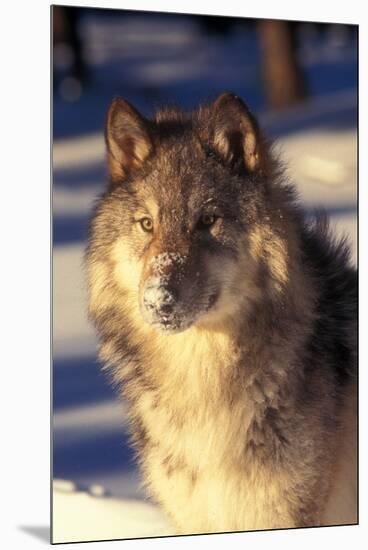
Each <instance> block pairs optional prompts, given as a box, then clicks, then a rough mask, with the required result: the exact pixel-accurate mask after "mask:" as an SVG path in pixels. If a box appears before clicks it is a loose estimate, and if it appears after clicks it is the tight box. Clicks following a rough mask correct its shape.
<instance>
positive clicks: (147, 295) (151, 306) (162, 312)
mask: <svg viewBox="0 0 368 550" xmlns="http://www.w3.org/2000/svg"><path fill="white" fill-rule="evenodd" d="M177 298H178V296H177V292H176V291H175V290H174V289H171V288H170V289H169V288H167V287H165V286H163V285H160V286H157V285H154V284H153V285H152V284H151V285H148V286H147V287H146V289H145V291H144V294H143V304H144V307H145V308H146V310H147V311H148V312H150V314H151V315H152V316H154V317H166V316H170V315H171V314H172V313H173V312H174V310H175V305H176V303H177Z"/></svg>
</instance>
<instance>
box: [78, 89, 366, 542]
mask: <svg viewBox="0 0 368 550" xmlns="http://www.w3.org/2000/svg"><path fill="white" fill-rule="evenodd" d="M106 141H107V148H108V162H109V168H110V186H109V189H108V191H106V193H105V194H104V195H103V196H102V198H101V200H100V201H99V203H98V205H97V207H96V210H95V212H94V215H93V218H92V221H91V229H90V240H89V246H88V250H87V268H88V278H89V288H90V314H91V318H92V320H93V321H94V323H95V326H96V328H97V331H98V334H99V337H100V342H101V358H102V360H103V362H104V363H106V365H107V366H108V367H109V369H110V372H111V374H112V378H113V380H114V381H115V383H116V384H117V385H118V387H119V391H121V392H122V393H123V394H124V396H125V398H126V399H127V400H128V401H129V403H130V418H131V426H132V439H133V444H134V445H135V446H136V448H137V452H138V458H139V460H140V462H141V464H142V471H143V473H144V478H145V482H146V485H147V487H148V488H149V490H150V492H151V494H152V495H153V496H154V497H155V498H156V500H157V501H158V502H160V503H161V504H162V505H163V507H164V509H165V510H166V511H167V512H168V513H169V514H170V515H171V517H172V518H173V520H174V522H175V524H176V525H177V527H178V529H179V530H180V531H181V532H187V533H188V532H208V531H221V530H224V531H226V530H239V529H240V530H245V529H257V528H260V529H264V528H274V527H290V526H302V525H316V524H325V523H331V522H332V523H333V522H338V521H339V519H337V518H340V516H338V515H336V512H331V513H329V514H328V513H327V514H326V509H327V502H328V501H329V498H330V496H331V495H333V494H334V493H333V490H334V488H335V487H340V486H341V487H342V484H343V481H344V480H342V479H341V475H340V474H339V473H338V472H339V471H340V470H341V468H342V467H341V466H340V462H341V461H343V460H344V457H343V456H342V455H343V451H342V450H341V449H342V442H341V439H342V436H341V435H340V434H342V433H344V432H343V430H344V429H348V430H350V428H349V427H346V426H347V425H346V426H345V424H346V422H347V421H346V419H345V417H346V413H345V410H346V409H347V408H348V405H347V402H348V399H350V398H349V395H350V393H351V391H352V390H351V388H354V387H355V382H356V380H355V379H356V332H357V331H356V321H357V311H356V308H357V296H356V295H357V280H356V279H357V275H356V271H355V269H354V268H353V267H352V266H351V264H350V257H349V247H348V245H347V244H346V242H345V241H344V240H341V241H335V240H334V238H333V237H332V235H331V232H330V230H329V229H328V223H327V221H326V220H325V218H324V217H323V216H317V219H316V220H315V221H310V220H309V219H308V218H307V216H306V215H305V214H304V213H303V210H302V208H301V207H300V204H299V202H298V200H297V199H296V195H295V192H294V189H293V187H292V186H291V185H290V184H289V182H288V181H287V180H286V178H285V176H284V173H283V169H282V164H281V162H280V161H279V160H278V159H277V157H276V156H275V155H274V153H273V150H272V147H271V145H270V144H269V142H268V141H267V140H266V139H265V138H264V136H263V135H262V133H261V132H260V130H259V128H258V125H257V123H256V121H255V119H254V117H253V116H252V115H251V114H250V112H249V110H248V109H247V107H246V106H245V105H244V104H243V103H242V102H241V100H239V98H237V97H235V96H232V95H231V94H223V95H222V96H220V98H219V99H218V100H217V101H216V102H215V103H214V104H213V105H209V106H206V107H202V108H200V109H199V110H198V111H196V112H194V113H191V114H186V113H183V112H182V111H181V110H180V109H177V108H170V109H164V110H161V111H159V112H158V113H157V114H156V115H155V117H154V118H153V119H152V120H146V119H144V118H143V117H141V116H140V115H139V113H137V112H136V111H135V109H134V108H133V107H132V106H130V105H129V104H127V103H126V102H123V101H121V100H116V101H115V102H114V103H113V104H112V107H111V109H110V111H109V115H108V122H107V128H106ZM137 213H138V214H137ZM147 217H148V220H149V226H148V227H149V228H151V223H152V225H153V227H154V230H152V229H149V230H148V233H147V231H143V232H142V231H141V230H140V229H139V227H140V223H141V220H142V219H144V220H147ZM203 220H204V221H203ZM137 228H138V229H137ZM152 297H153V298H152ZM353 393H354V392H353ZM355 413H356V410H355ZM350 431H352V430H350ZM344 452H345V451H344ZM341 457H342V458H341ZM345 462H346V461H345ZM354 466H355V464H354V463H353V461H352V462H351V468H350V469H349V472H350V470H351V472H352V473H351V477H352V478H354V475H355V474H354ZM341 471H342V470H341ZM344 471H345V470H344ZM339 475H340V477H339ZM344 475H345V474H344ZM349 475H350V474H349ZM353 481H354V480H353ZM341 491H342V492H343V490H342V489H341ZM209 494H211V495H212V500H211V501H207V500H206V499H207V498H209V497H208V495H209ZM341 513H342V512H341ZM342 514H343V518H342V519H343V521H342V522H344V521H345V520H346V521H345V522H351V521H354V518H355V512H354V510H352V511H351V513H346V512H344V513H342ZM344 514H345V515H344ZM349 514H350V515H349ZM351 518H353V520H352V519H351Z"/></svg>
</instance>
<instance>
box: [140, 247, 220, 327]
mask: <svg viewBox="0 0 368 550" xmlns="http://www.w3.org/2000/svg"><path fill="white" fill-rule="evenodd" d="M146 273H147V275H148V276H147V278H146V280H145V281H144V284H143V288H142V289H141V304H140V305H141V312H142V316H143V318H144V320H145V321H146V322H147V323H149V324H150V325H152V326H153V327H155V328H157V329H158V330H160V331H162V332H167V333H170V332H171V333H174V332H180V331H183V330H185V329H186V328H188V327H189V326H190V325H192V324H193V322H194V321H195V320H196V319H197V318H198V317H199V316H200V315H202V314H203V313H205V312H206V311H208V309H209V308H210V307H211V306H212V305H213V303H214V301H215V296H212V295H207V286H208V285H207V284H206V276H205V270H203V268H202V269H201V267H200V266H199V265H196V262H195V261H194V258H189V257H188V256H184V255H181V254H178V253H174V252H171V253H169V252H165V253H161V254H159V255H158V256H155V257H154V258H152V259H151V260H150V263H149V265H148V269H147V272H146Z"/></svg>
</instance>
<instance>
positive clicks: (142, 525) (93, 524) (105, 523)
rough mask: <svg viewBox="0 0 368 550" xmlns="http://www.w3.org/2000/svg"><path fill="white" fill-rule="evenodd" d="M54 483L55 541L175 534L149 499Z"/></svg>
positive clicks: (58, 482) (66, 483)
mask: <svg viewBox="0 0 368 550" xmlns="http://www.w3.org/2000/svg"><path fill="white" fill-rule="evenodd" d="M53 485H54V489H53V518H54V520H53V543H61V542H85V541H98V540H113V539H127V538H136V537H153V536H162V535H172V534H174V531H173V529H172V527H171V526H170V524H169V522H168V520H167V519H166V517H165V516H164V514H163V513H162V512H161V511H160V510H158V509H157V507H156V506H153V505H152V504H150V503H148V502H144V501H142V500H133V499H131V500H128V499H127V500H124V501H122V500H118V499H116V498H111V497H106V496H99V495H98V494H97V495H96V494H93V493H95V492H96V487H93V486H92V487H91V488H90V492H89V493H88V492H85V491H80V490H78V489H77V488H76V487H75V486H74V485H73V484H71V483H70V482H65V481H64V480H56V481H54V484H53ZM91 490H92V491H91ZM91 492H92V494H91ZM97 492H99V491H97Z"/></svg>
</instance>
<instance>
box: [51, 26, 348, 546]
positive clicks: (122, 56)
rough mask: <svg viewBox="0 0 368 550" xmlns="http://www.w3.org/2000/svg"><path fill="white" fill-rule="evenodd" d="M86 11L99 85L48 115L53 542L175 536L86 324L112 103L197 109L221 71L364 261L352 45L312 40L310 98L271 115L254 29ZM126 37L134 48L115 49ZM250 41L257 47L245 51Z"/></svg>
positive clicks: (220, 84) (306, 196) (313, 202)
mask: <svg viewBox="0 0 368 550" xmlns="http://www.w3.org/2000/svg"><path fill="white" fill-rule="evenodd" d="M87 19H88V18H87ZM87 19H86V20H85V22H84V27H83V32H84V33H86V36H89V47H88V51H87V54H86V55H87V58H88V59H89V61H90V63H91V67H92V68H93V74H94V77H95V79H97V81H98V79H100V80H99V81H98V82H99V85H96V82H92V84H91V86H90V88H89V89H86V90H85V92H84V95H82V99H81V100H80V101H79V102H75V103H70V104H67V103H66V102H62V101H61V100H60V99H59V98H58V97H56V98H55V111H54V130H55V140H54V146H53V170H54V187H53V213H54V220H53V223H54V228H53V236H54V249H53V280H54V285H53V306H54V309H53V356H54V368H53V378H54V380H53V408H54V414H53V443H54V457H53V458H54V460H53V462H54V464H53V465H54V479H57V483H56V484H55V485H54V491H53V495H54V502H53V506H54V515H53V520H54V521H53V527H54V542H63V541H65V542H66V541H68V542H70V541H81V540H99V539H113V538H129V537H142V536H155V535H160V534H161V535H162V534H170V533H172V528H171V526H170V525H169V523H168V521H167V519H166V518H165V517H164V516H163V514H162V512H161V511H160V510H159V509H158V508H157V507H156V506H155V505H154V504H152V503H151V502H148V501H147V495H146V494H145V492H144V490H143V489H142V487H141V485H140V478H139V473H138V470H137V467H136V462H135V459H134V454H133V452H132V450H131V448H130V446H129V444H128V426H127V414H126V410H125V404H124V403H123V404H121V403H119V402H118V400H117V398H116V396H115V394H114V392H113V390H112V388H111V386H110V384H109V381H108V379H107V377H106V375H104V374H103V373H102V372H101V368H100V365H99V364H98V362H97V360H96V348H97V339H96V336H95V334H94V331H93V330H92V327H91V325H90V324H89V322H88V320H87V296H86V288H85V283H84V272H83V255H84V249H85V244H86V235H87V223H88V216H89V213H90V211H91V208H92V206H93V204H94V202H95V200H96V198H97V196H98V195H99V194H100V193H102V192H103V190H104V185H105V184H104V179H105V175H106V168H105V149H104V137H103V133H102V128H103V121H104V116H105V112H106V108H107V104H108V102H109V101H110V99H111V97H112V96H113V95H116V93H117V92H118V93H123V92H121V87H122V88H123V90H124V95H125V97H127V99H128V100H130V101H132V102H133V103H134V104H136V105H137V107H138V108H139V109H142V110H143V112H145V111H149V110H151V109H152V107H153V104H157V103H160V102H161V101H166V100H167V99H169V100H170V101H177V102H179V103H180V104H182V105H183V106H184V107H186V108H187V107H191V106H192V105H194V104H195V103H196V102H197V101H199V100H203V99H206V98H207V97H208V95H209V90H210V94H211V95H213V94H216V93H217V91H218V92H222V91H223V90H224V81H226V86H225V88H226V89H234V91H236V92H237V93H239V94H240V95H242V96H243V97H244V98H246V99H247V100H248V101H249V104H250V105H251V106H252V108H253V109H255V110H256V113H257V115H258V116H259V117H260V121H261V124H262V126H264V127H265V128H266V130H267V132H269V133H270V134H271V135H272V136H273V137H277V138H278V140H277V149H278V150H279V151H280V154H281V155H282V158H283V159H285V161H286V162H287V165H288V175H289V177H290V179H291V180H292V181H294V182H295V183H296V185H297V187H298V191H299V193H300V197H301V199H302V201H303V204H304V205H305V206H306V208H307V209H308V210H313V208H316V207H323V208H325V209H326V211H327V213H328V214H329V216H330V218H331V223H332V226H333V227H334V229H335V231H336V233H337V234H340V235H343V234H345V235H348V237H349V240H350V242H351V245H352V252H353V260H354V262H356V259H357V235H356V233H357V214H356V208H357V132H356V104H357V94H356V81H355V80H354V78H355V76H354V75H355V73H354V70H356V69H355V68H354V67H355V65H354V63H355V57H354V56H355V54H356V50H355V47H350V49H349V48H347V49H346V50H342V49H339V48H335V49H334V54H333V55H331V53H329V52H330V49H326V48H325V49H322V50H321V48H319V47H318V44H317V43H316V44H315V43H314V42H313V44H312V43H310V44H309V45H308V48H309V49H308V55H305V56H304V57H303V64H304V66H305V67H306V68H308V71H310V72H309V77H310V82H311V88H312V97H311V99H310V100H309V101H308V102H307V103H304V104H303V105H300V106H298V107H295V108H292V109H290V110H289V111H288V113H286V114H285V113H273V112H269V111H267V110H266V108H265V104H264V98H262V94H260V93H259V91H260V82H259V75H258V72H259V71H258V57H257V56H258V52H257V51H254V35H253V34H252V32H250V33H249V34H247V33H246V32H244V29H235V30H234V33H233V34H232V35H229V37H228V38H223V37H218V36H216V37H214V36H212V37H210V38H209V37H208V36H205V38H203V35H202V34H201V33H200V32H199V30H198V27H197V26H193V24H192V23H191V22H190V21H187V20H185V21H184V20H183V21H180V18H179V19H175V21H174V23H172V24H171V23H170V25H167V22H164V23H163V22H162V21H161V20H159V19H156V20H154V23H152V21H151V20H149V18H148V19H147V20H146V21H143V20H142V19H141V18H138V19H137V18H134V17H131V18H129V17H127V18H126V19H124V18H122V19H121V20H120V21H119V22H117V23H116V27H111V24H112V22H111V20H109V19H108V18H106V19H103V20H102V19H101V21H100V22H97V21H96V20H91V21H90V23H89V24H88V21H87ZM123 36H124V43H125V45H127V44H128V45H129V47H125V48H122V47H121V40H122V38H121V37H123ZM133 45H134V47H133ZM252 48H253V49H252ZM198 51H199V52H201V55H198ZM247 51H251V52H252V56H248V57H247V56H245V55H244V52H247ZM344 52H345V53H344ZM304 53H305V51H304ZM253 54H254V55H253ZM251 57H252V59H251V61H249V59H250V58H251ZM229 59H231V60H232V61H231V63H229V62H228V60H229ZM158 60H160V61H159V62H158ZM121 74H123V76H124V78H123V79H121ZM240 75H242V76H240ZM119 76H120V79H121V80H120V81H119ZM114 78H115V79H117V81H115V80H114ZM344 78H345V80H346V82H347V84H346V85H345V80H344ZM343 81H344V82H343ZM102 82H103V85H104V86H105V87H103V86H102V84H101V83H102ZM117 82H118V84H117ZM122 82H123V84H121V83H122ZM133 82H134V83H135V84H136V87H134V86H132V84H131V83H133ZM98 86H100V87H98ZM184 89H185V92H184ZM61 480H64V482H62V481H61ZM91 493H93V494H91ZM98 495H100V496H98Z"/></svg>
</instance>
